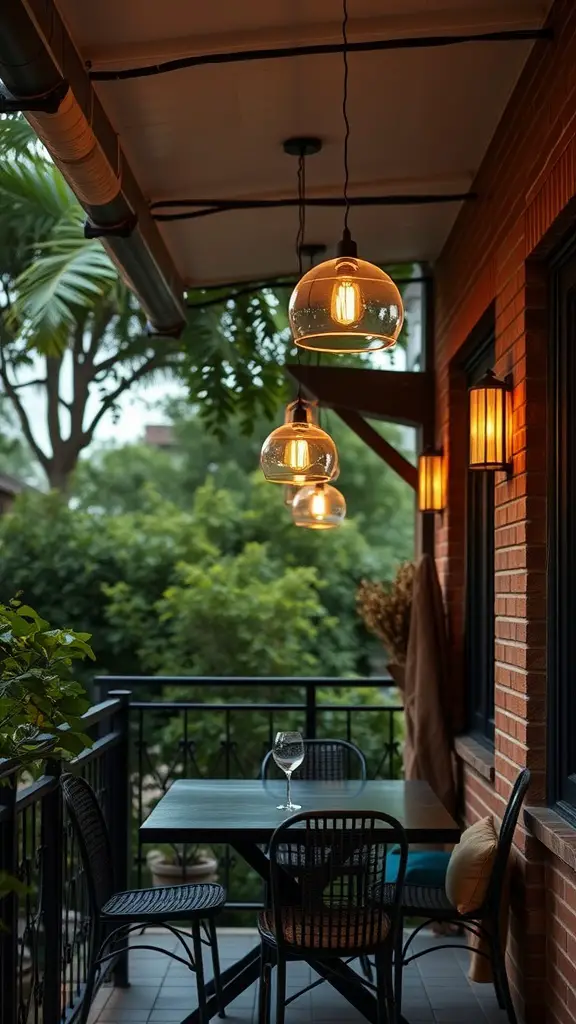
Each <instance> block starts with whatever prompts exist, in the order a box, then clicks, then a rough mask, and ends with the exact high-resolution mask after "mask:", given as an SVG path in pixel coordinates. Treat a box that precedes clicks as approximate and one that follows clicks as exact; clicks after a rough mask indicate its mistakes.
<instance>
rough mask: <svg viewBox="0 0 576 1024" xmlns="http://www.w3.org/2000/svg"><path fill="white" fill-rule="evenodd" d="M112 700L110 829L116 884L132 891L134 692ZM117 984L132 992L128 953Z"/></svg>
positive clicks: (117, 693) (113, 694)
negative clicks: (116, 738)
mask: <svg viewBox="0 0 576 1024" xmlns="http://www.w3.org/2000/svg"><path fill="white" fill-rule="evenodd" d="M108 697H110V698H115V699H117V700H119V701H120V708H119V710H118V711H117V712H116V714H115V715H114V719H113V723H112V727H113V729H114V730H117V731H118V732H119V733H120V734H121V737H122V738H121V741H120V743H119V744H118V745H117V746H116V747H114V748H113V749H112V750H111V751H110V755H109V757H108V759H107V763H108V772H107V778H106V791H107V794H108V808H109V814H110V820H109V828H110V836H111V839H112V856H113V859H114V882H115V885H116V889H117V890H118V891H121V890H124V889H129V888H130V867H131V860H130V848H131V828H132V799H131V785H130V690H110V691H109V693H108ZM113 975H114V984H115V985H116V986H118V987H119V988H128V986H129V984H130V982H129V979H128V953H120V955H119V956H118V959H117V960H116V962H115V965H114V971H113Z"/></svg>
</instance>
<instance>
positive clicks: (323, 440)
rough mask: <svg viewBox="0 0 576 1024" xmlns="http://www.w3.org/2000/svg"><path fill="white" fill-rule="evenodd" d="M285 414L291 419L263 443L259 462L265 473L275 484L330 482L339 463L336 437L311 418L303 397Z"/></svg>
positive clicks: (289, 407) (292, 404)
mask: <svg viewBox="0 0 576 1024" xmlns="http://www.w3.org/2000/svg"><path fill="white" fill-rule="evenodd" d="M307 404H308V406H310V403H307ZM286 415H287V416H288V417H289V419H288V422H285V423H284V424H283V426H281V427H277V428H276V430H273V431H272V433H271V434H269V436H268V437H267V438H266V440H265V441H264V444H263V445H262V451H261V453H260V465H261V467H262V472H263V473H264V476H265V477H266V479H267V480H268V481H269V482H270V483H273V484H297V485H303V484H316V483H324V482H327V481H328V480H330V479H331V477H332V476H333V474H334V470H335V468H336V466H337V463H338V453H337V451H336V445H335V444H334V441H333V440H332V438H331V437H330V435H329V434H327V433H326V431H325V430H322V428H321V427H319V426H318V424H316V423H313V422H311V413H310V409H308V410H307V409H306V407H305V405H304V400H303V399H300V398H298V399H296V401H295V402H293V403H291V406H288V408H287V410H286Z"/></svg>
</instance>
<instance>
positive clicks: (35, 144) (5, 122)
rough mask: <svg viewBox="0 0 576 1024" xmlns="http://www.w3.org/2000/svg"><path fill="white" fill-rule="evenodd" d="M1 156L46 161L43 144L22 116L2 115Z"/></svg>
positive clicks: (0, 126)
mask: <svg viewBox="0 0 576 1024" xmlns="http://www.w3.org/2000/svg"><path fill="white" fill-rule="evenodd" d="M0 156H2V157H12V158H13V159H16V160H19V159H31V160H35V159H36V158H38V157H39V158H40V159H45V150H44V149H43V147H42V143H41V142H39V140H38V136H37V135H36V133H35V131H34V129H33V128H32V127H31V126H30V125H29V124H28V121H26V119H25V118H24V117H22V115H21V114H0Z"/></svg>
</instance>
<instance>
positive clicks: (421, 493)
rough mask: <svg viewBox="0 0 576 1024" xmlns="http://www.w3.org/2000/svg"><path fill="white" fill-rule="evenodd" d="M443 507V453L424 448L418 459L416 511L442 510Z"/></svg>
mask: <svg viewBox="0 0 576 1024" xmlns="http://www.w3.org/2000/svg"><path fill="white" fill-rule="evenodd" d="M445 507H446V488H445V480H444V456H443V453H442V451H437V450H435V449H434V448H425V449H424V451H423V452H422V454H421V455H420V457H419V459H418V511H419V512H443V511H444V509H445Z"/></svg>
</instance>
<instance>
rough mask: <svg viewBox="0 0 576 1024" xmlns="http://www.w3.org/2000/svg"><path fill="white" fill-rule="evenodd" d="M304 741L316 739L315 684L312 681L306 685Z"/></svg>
mask: <svg viewBox="0 0 576 1024" xmlns="http://www.w3.org/2000/svg"><path fill="white" fill-rule="evenodd" d="M306 739H307V740H315V739H316V683H315V681H314V680H313V679H311V680H309V681H308V682H307V683H306Z"/></svg>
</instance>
